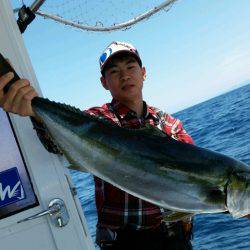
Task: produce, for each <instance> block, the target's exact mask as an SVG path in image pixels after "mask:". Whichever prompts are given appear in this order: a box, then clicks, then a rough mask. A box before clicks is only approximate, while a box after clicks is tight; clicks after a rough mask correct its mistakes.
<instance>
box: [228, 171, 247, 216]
mask: <svg viewBox="0 0 250 250" xmlns="http://www.w3.org/2000/svg"><path fill="white" fill-rule="evenodd" d="M227 208H228V211H229V212H230V213H231V214H232V216H233V217H234V218H240V217H243V216H246V215H248V214H250V173H234V174H233V176H231V178H230V181H229V184H228V187H227Z"/></svg>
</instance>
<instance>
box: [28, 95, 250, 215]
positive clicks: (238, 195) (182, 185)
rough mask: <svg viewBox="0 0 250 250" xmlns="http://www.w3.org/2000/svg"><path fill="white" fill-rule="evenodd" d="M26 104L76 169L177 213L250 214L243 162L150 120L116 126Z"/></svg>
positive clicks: (54, 106) (249, 181) (72, 111)
mask: <svg viewBox="0 0 250 250" xmlns="http://www.w3.org/2000/svg"><path fill="white" fill-rule="evenodd" d="M32 106H33V108H34V110H35V112H36V113H37V114H38V115H39V116H40V117H41V118H42V120H43V121H44V123H45V125H46V126H47V128H48V130H49V132H50V134H51V135H52V137H53V138H54V140H55V141H56V143H57V145H58V146H59V147H60V149H61V150H62V152H63V153H64V155H65V156H66V158H67V159H68V160H69V162H70V163H72V164H73V165H74V166H78V169H79V170H83V171H86V170H87V171H88V172H90V173H92V174H94V175H95V176H98V177H100V178H101V179H103V180H105V181H107V182H109V183H111V184H113V185H114V186H116V187H118V188H120V189H122V190H124V191H126V192H128V193H130V194H132V195H134V196H136V197H138V198H141V199H143V200H146V201H148V202H151V203H153V204H156V205H158V206H160V207H163V208H165V209H168V210H172V211H179V212H180V214H181V213H183V212H184V213H192V214H198V213H217V212H225V211H229V212H230V213H231V214H232V215H233V216H234V217H236V218H238V217H241V216H244V215H247V214H250V167H249V166H248V165H246V164H244V163H243V162H240V161H237V160H235V159H233V158H230V157H228V156H225V155H222V154H219V153H216V152H213V151H210V150H207V149H203V148H200V147H197V146H194V145H190V144H186V143H182V142H178V141H176V140H174V139H172V138H171V137H169V136H167V135H166V134H164V133H163V132H162V131H160V130H159V129H157V128H155V127H152V126H150V125H148V126H147V127H145V128H142V129H136V130H135V129H134V130H133V129H128V128H122V127H119V126H118V125H115V124H112V123H111V122H108V121H106V120H105V119H103V118H97V117H94V116H91V115H89V114H87V113H85V112H82V111H80V110H79V109H76V108H73V107H70V106H68V105H65V104H59V103H55V102H51V101H49V100H48V99H43V98H39V97H36V98H34V99H33V100H32Z"/></svg>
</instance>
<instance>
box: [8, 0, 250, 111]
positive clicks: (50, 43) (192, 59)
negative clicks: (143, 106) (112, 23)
mask: <svg viewBox="0 0 250 250" xmlns="http://www.w3.org/2000/svg"><path fill="white" fill-rule="evenodd" d="M49 1H52V0H49ZM20 2H21V1H17V0H12V3H13V8H14V7H18V6H20ZM24 2H25V3H26V4H27V5H29V3H30V2H32V1H30V0H29V1H28V0H27V1H25V0H24ZM124 2H127V8H129V7H130V3H131V1H129V0H126V1H124ZM157 2H159V1H157ZM249 11H250V1H249V0H238V1H235V0H220V1H218V0H180V1H178V2H177V3H176V4H175V5H174V6H173V7H172V9H171V10H170V11H169V12H164V11H163V12H161V13H160V14H157V15H155V16H153V17H152V18H150V19H149V20H147V21H144V22H142V23H139V24H137V25H135V26H133V27H132V28H131V29H129V30H127V31H117V32H112V33H94V32H86V31H79V30H76V29H73V28H69V27H66V26H64V25H62V24H58V23H55V22H54V21H50V20H45V19H43V18H41V17H39V16H37V18H36V20H35V21H34V22H33V23H32V24H31V25H30V26H29V27H28V29H27V31H26V32H25V34H24V35H23V37H24V40H25V44H26V47H27V49H28V52H29V55H30V57H31V60H32V63H33V67H34V69H35V72H36V75H37V78H38V81H39V83H40V87H41V89H42V92H43V94H44V96H46V97H48V98H50V99H52V100H56V101H60V102H65V103H68V104H71V105H74V106H77V107H79V108H81V109H86V108H88V107H92V106H99V105H101V104H103V103H105V102H108V101H110V99H111V97H110V94H109V93H108V92H107V91H106V90H104V89H103V88H102V86H101V84H100V81H99V77H100V73H99V65H98V59H99V56H100V54H101V52H102V51H103V49H104V48H105V47H106V46H107V45H108V44H109V43H110V42H112V41H114V40H118V41H127V42H130V43H132V44H134V45H135V46H136V47H137V49H138V51H139V53H140V55H141V58H142V61H143V64H144V66H145V67H146V70H147V79H146V81H145V84H144V90H143V93H144V94H143V96H144V100H146V101H147V102H148V103H149V104H150V105H153V106H156V107H159V108H161V109H163V110H165V111H167V112H169V113H174V112H176V111H179V110H182V109H184V108H186V107H189V106H192V105H194V104H197V103H199V102H202V101H204V100H207V99H210V98H212V97H214V96H216V95H219V94H221V93H224V92H227V91H229V90H231V89H234V88H237V87H239V86H240V85H243V84H246V83H249V82H250V46H249V41H250V29H249V27H250V15H249Z"/></svg>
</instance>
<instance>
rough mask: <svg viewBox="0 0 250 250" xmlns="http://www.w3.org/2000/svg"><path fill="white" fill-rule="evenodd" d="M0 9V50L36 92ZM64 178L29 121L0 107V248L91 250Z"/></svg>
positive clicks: (13, 29) (9, 16) (12, 24)
mask: <svg viewBox="0 0 250 250" xmlns="http://www.w3.org/2000/svg"><path fill="white" fill-rule="evenodd" d="M0 6H1V8H0V52H1V53H2V54H3V55H4V56H5V57H7V58H9V59H10V61H11V62H12V65H13V67H14V68H15V69H16V71H17V73H18V74H19V75H20V76H22V77H25V78H28V79H29V80H30V81H31V83H32V84H33V85H34V87H35V88H36V89H37V90H38V92H39V91H40V90H39V86H38V84H37V81H36V77H35V74H34V72H33V69H32V66H31V62H30V60H29V57H28V54H27V51H26V49H25V46H24V43H23V40H22V37H21V34H20V32H19V30H18V27H17V25H16V21H15V18H14V15H13V12H12V7H11V5H10V3H9V1H6V0H0ZM38 49H39V45H38ZM70 180H71V179H70V176H69V174H68V171H67V169H66V168H65V167H64V166H63V164H62V161H61V159H60V158H59V157H58V156H56V155H53V154H50V153H48V152H47V151H46V150H45V149H44V147H43V146H42V144H41V143H40V141H39V140H38V138H37V136H36V133H35V131H34V129H33V126H32V124H31V121H30V119H29V118H25V117H20V116H17V115H13V114H7V113H6V112H4V111H3V110H2V109H0V242H1V243H0V249H8V250H34V249H36V250H44V249H46V250H55V249H60V250H69V249H72V250H78V249H79V250H80V249H81V250H89V249H94V244H93V242H92V240H91V237H90V234H89V232H88V228H87V223H86V220H85V217H84V215H83V213H82V209H81V206H80V203H79V201H78V198H77V197H76V192H75V189H74V187H73V186H72V184H71V181H70Z"/></svg>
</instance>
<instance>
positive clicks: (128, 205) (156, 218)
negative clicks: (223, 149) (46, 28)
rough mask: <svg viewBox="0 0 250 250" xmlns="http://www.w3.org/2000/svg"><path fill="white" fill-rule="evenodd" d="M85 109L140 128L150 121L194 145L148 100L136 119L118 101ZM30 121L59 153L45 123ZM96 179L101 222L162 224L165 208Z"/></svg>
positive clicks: (142, 226)
mask: <svg viewBox="0 0 250 250" xmlns="http://www.w3.org/2000/svg"><path fill="white" fill-rule="evenodd" d="M85 112H87V113H89V114H91V115H94V116H101V117H105V118H106V119H108V120H110V121H112V122H114V123H116V124H118V125H119V126H121V127H129V128H134V129H138V128H141V127H144V126H145V124H148V123H149V124H151V125H153V126H156V127H158V128H159V129H161V130H162V131H164V132H165V133H166V134H168V135H170V136H171V137H173V138H174V139H176V140H178V141H182V142H185V143H191V144H193V140H192V138H191V137H190V136H189V135H188V134H187V133H186V131H185V130H184V129H183V127H182V123H181V122H180V120H178V119H175V118H174V117H172V116H171V115H169V114H167V113H164V112H162V111H161V110H159V109H156V108H154V107H151V106H148V105H147V104H146V103H145V102H144V103H143V115H142V118H140V119H139V118H137V115H136V113H135V112H134V111H132V110H130V109H128V108H127V107H126V106H124V105H122V104H121V103H119V102H118V101H115V100H113V101H112V102H111V103H106V104H104V105H103V106H102V107H95V108H90V109H88V110H86V111H85ZM31 120H32V122H33V124H34V128H35V129H36V131H37V134H38V136H39V138H40V140H41V141H42V143H43V144H44V146H45V147H46V148H47V150H48V151H49V152H53V153H60V150H58V148H57V146H56V145H55V144H54V143H53V139H52V138H51V137H50V135H49V134H48V131H47V129H46V128H45V127H44V126H43V124H39V123H37V122H35V120H34V119H31ZM94 181H95V198H96V207H97V212H98V225H100V226H104V227H108V228H110V229H118V228H122V227H124V226H126V225H130V226H132V227H134V228H136V229H150V228H155V227H157V226H158V225H159V224H160V223H161V219H162V210H161V208H159V207H158V206H155V205H153V204H151V203H149V202H146V201H143V200H141V199H138V198H136V197H134V196H132V195H130V194H128V193H126V192H124V191H122V190H120V189H118V188H116V187H114V186H113V185H111V184H109V183H107V182H105V181H103V180H101V179H100V178H97V177H94Z"/></svg>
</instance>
